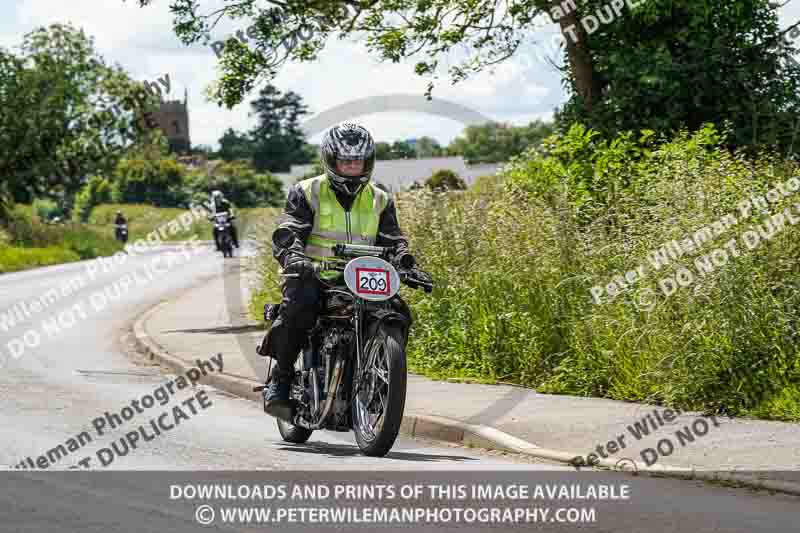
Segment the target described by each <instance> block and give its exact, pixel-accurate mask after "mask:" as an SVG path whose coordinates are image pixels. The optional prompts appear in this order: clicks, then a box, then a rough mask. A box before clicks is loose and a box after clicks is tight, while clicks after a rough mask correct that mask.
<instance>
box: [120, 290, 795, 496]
mask: <svg viewBox="0 0 800 533" xmlns="http://www.w3.org/2000/svg"><path fill="white" fill-rule="evenodd" d="M187 290H191V289H187ZM169 303H170V302H169V301H162V302H161V303H159V304H157V305H155V306H154V307H151V308H150V309H148V310H147V311H145V312H144V313H142V314H141V315H140V316H139V317H138V318H137V319H136V320H135V322H134V324H133V327H132V330H133V337H134V345H135V347H136V349H137V351H138V352H139V353H140V354H141V355H144V356H146V357H148V358H149V359H150V360H152V361H155V362H157V363H159V364H162V365H164V366H167V367H169V368H171V369H173V370H174V371H176V372H178V373H182V372H186V371H187V370H188V369H189V368H191V367H192V366H193V365H192V362H191V361H184V360H182V359H180V358H179V357H177V356H174V355H172V354H170V353H169V352H168V351H167V350H165V349H164V348H163V347H161V346H160V345H159V344H158V343H156V342H155V341H154V340H153V339H152V338H151V337H150V336H149V335H148V334H147V331H146V329H145V324H146V323H147V320H148V319H149V318H150V317H151V316H153V315H154V314H156V313H157V312H158V311H160V310H161V308H162V307H163V306H164V305H167V304H169ZM199 382H200V383H203V384H207V385H211V386H213V387H216V388H218V389H220V390H222V391H225V392H228V393H230V394H233V395H235V396H239V397H241V398H245V399H248V400H252V401H254V402H258V403H261V402H262V401H263V400H262V396H261V393H259V392H253V387H255V386H260V385H263V383H261V382H258V381H255V380H253V379H249V378H244V377H241V376H234V375H231V374H222V373H221V374H208V375H207V376H203V377H202V378H201V379H200V380H199ZM400 432H401V433H402V434H404V435H407V436H409V437H419V438H426V439H431V440H438V441H443V442H450V443H455V444H460V445H463V446H468V447H477V448H486V449H493V450H501V451H505V452H511V453H517V454H522V455H528V456H531V457H535V458H538V459H546V460H549V461H555V462H558V463H564V464H568V465H570V466H574V467H581V466H585V467H589V468H591V467H600V468H604V469H609V470H615V471H618V472H624V473H628V474H631V475H640V474H644V475H652V476H658V477H674V478H680V479H687V480H692V479H695V480H701V481H709V482H728V483H733V484H737V485H741V486H745V487H750V488H755V489H764V490H771V491H776V492H783V493H787V494H793V495H798V496H800V483H792V482H787V481H777V480H767V479H758V478H755V477H752V476H747V475H743V474H737V473H734V472H730V473H729V472H717V471H704V470H695V469H692V468H681V467H666V466H663V465H652V466H649V467H648V466H647V465H645V464H644V463H642V462H640V461H633V460H631V459H619V460H616V461H612V460H609V459H598V460H597V461H594V462H592V464H591V465H589V464H586V463H585V462H581V461H576V459H582V458H583V456H582V455H581V454H578V453H573V452H568V451H563V450H553V449H549V448H542V447H540V446H537V445H536V444H533V443H531V442H528V441H525V440H522V439H519V438H517V437H514V436H513V435H509V434H508V433H505V432H503V431H500V430H499V429H497V428H494V427H491V426H485V425H481V424H467V423H464V422H461V421H459V420H454V419H451V418H446V417H442V416H434V415H424V414H416V413H409V414H404V415H403V422H402V424H401V425H400Z"/></svg>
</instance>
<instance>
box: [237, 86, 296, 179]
mask: <svg viewBox="0 0 800 533" xmlns="http://www.w3.org/2000/svg"><path fill="white" fill-rule="evenodd" d="M251 106H252V108H253V114H254V115H255V116H256V118H257V119H258V122H257V124H256V127H255V128H254V129H253V131H251V132H250V138H251V139H252V141H253V145H254V152H253V165H254V166H255V168H256V170H258V171H259V172H264V171H270V172H288V171H289V170H290V169H291V165H292V164H303V163H308V162H310V160H309V159H308V152H307V151H306V149H305V144H306V142H305V134H304V133H303V130H302V129H301V127H300V119H301V118H302V117H303V116H304V115H306V114H308V109H307V107H306V105H305V104H304V103H303V99H302V97H301V96H300V95H299V94H297V93H295V92H293V91H288V92H286V93H281V91H280V90H278V89H277V88H276V87H275V86H274V85H266V86H265V87H264V88H262V89H261V91H260V92H259V95H258V98H257V99H256V100H255V101H253V102H252V103H251Z"/></svg>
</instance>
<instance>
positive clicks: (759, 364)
mask: <svg viewBox="0 0 800 533" xmlns="http://www.w3.org/2000/svg"><path fill="white" fill-rule="evenodd" d="M721 144H722V138H721V136H720V135H719V134H718V133H717V132H715V131H714V130H713V129H710V128H707V129H704V130H702V131H700V132H697V133H696V134H694V135H688V134H686V133H682V134H680V135H678V136H677V137H675V138H674V139H658V140H656V139H655V138H654V136H653V134H652V133H651V132H645V133H644V134H643V135H642V136H641V137H639V138H633V136H631V135H627V136H620V137H619V138H618V139H615V140H614V141H613V142H609V143H605V142H600V141H598V140H597V139H595V137H594V135H593V134H592V132H587V131H586V130H583V129H582V128H579V127H578V128H575V129H573V130H572V131H571V132H570V134H568V135H566V136H565V137H564V138H561V139H558V140H555V139H551V140H550V142H549V144H547V145H546V146H545V151H544V153H542V152H541V151H539V152H535V151H532V152H529V153H528V154H526V155H524V156H522V157H521V158H519V159H518V160H516V161H515V162H514V163H512V164H511V165H510V166H509V167H508V168H507V169H506V170H505V172H504V174H503V176H502V178H501V179H502V180H503V183H502V184H500V185H496V186H494V187H492V186H488V185H487V184H486V183H485V182H484V183H483V185H482V187H481V191H480V192H475V191H469V192H467V193H465V194H431V193H428V192H424V191H419V192H415V193H409V194H406V195H404V196H403V197H401V199H400V201H399V206H400V211H401V212H400V218H401V222H402V223H403V225H404V229H405V230H406V232H407V233H408V235H409V237H410V239H411V242H412V246H413V248H414V250H415V252H416V253H417V255H418V256H419V260H420V263H421V264H422V266H423V267H424V268H426V269H428V270H430V271H431V273H432V274H433V275H434V278H435V280H436V284H437V288H436V290H435V292H434V293H433V295H432V296H425V295H422V294H419V293H413V292H409V293H408V294H407V295H406V296H407V298H408V299H409V300H410V303H411V304H412V307H413V308H414V310H415V313H416V315H417V316H416V324H415V329H414V333H413V335H412V341H411V345H410V347H409V356H410V363H411V367H412V368H413V369H414V370H415V371H418V372H422V373H426V374H429V375H434V376H443V375H447V376H452V375H460V376H468V377H476V378H491V379H496V380H500V381H507V382H514V383H518V384H523V385H527V386H531V387H536V388H537V389H538V390H540V391H544V392H553V393H565V394H576V395H585V396H600V397H607V398H614V399H619V400H631V401H643V402H654V403H665V404H670V405H676V406H680V407H683V408H689V409H699V410H706V411H709V412H723V413H728V414H734V415H751V416H759V417H764V418H774V419H784V420H800V386H798V384H800V357H798V340H799V339H800V337H799V336H798V305H797V298H798V297H797V291H796V288H797V284H798V283H797V279H798V277H797V275H798V270H800V267H798V261H797V257H798V247H799V245H798V242H800V240H798V238H799V237H800V227H798V226H800V225H798V226H795V225H791V224H787V225H786V227H784V228H783V229H782V230H781V231H780V232H778V233H776V235H775V236H774V237H772V238H771V239H770V240H768V241H765V242H763V243H762V244H760V246H758V247H756V248H755V249H753V250H747V249H746V248H745V247H744V245H743V244H741V238H740V237H741V234H742V233H743V232H744V231H745V230H747V229H751V227H756V225H757V224H759V223H761V221H762V218H763V215H757V213H756V214H754V215H753V216H751V217H750V218H748V219H741V217H740V220H739V221H738V223H737V224H736V225H735V226H734V227H732V228H730V229H729V230H728V231H727V233H725V234H723V235H720V236H719V237H717V238H716V239H714V241H713V242H712V243H707V244H706V245H705V246H704V247H703V248H702V250H701V251H700V252H699V253H695V254H690V255H686V256H684V257H682V258H681V259H680V260H677V261H673V262H672V263H670V264H669V265H668V266H665V267H662V268H661V269H659V270H656V269H655V268H654V267H653V266H652V265H651V264H650V261H649V255H650V252H651V251H652V250H655V249H658V248H659V247H661V245H662V244H663V243H666V242H668V241H670V240H672V239H679V240H680V239H684V238H685V237H686V235H687V234H689V235H690V234H693V233H694V232H695V231H697V230H698V229H700V228H702V227H704V226H707V225H709V224H711V223H713V222H714V221H715V220H717V219H719V218H720V217H722V216H724V215H727V214H729V213H736V214H737V215H739V213H738V212H737V204H738V202H740V201H742V200H744V199H746V198H748V197H749V196H750V195H752V194H754V193H758V192H761V193H763V192H765V191H766V190H767V189H768V188H769V187H770V186H771V184H773V183H776V182H780V181H784V180H786V179H788V178H789V177H792V176H794V175H798V174H799V173H798V170H799V169H798V168H797V167H796V165H793V164H789V163H786V162H783V161H781V160H780V159H778V158H776V157H774V156H771V155H769V154H764V155H762V156H760V157H758V158H757V159H756V160H747V159H745V158H744V157H742V156H739V155H736V154H731V153H729V152H727V151H726V150H725V149H723V148H722V147H721ZM794 202H797V203H798V205H800V194H796V195H794V196H793V197H790V198H787V199H784V200H783V201H781V202H780V203H776V204H771V205H770V208H769V211H770V213H775V212H778V211H780V210H782V209H783V208H785V207H787V206H789V205H790V204H793V203H794ZM793 213H794V215H795V216H797V217H799V218H800V209H797V210H795V211H794V212H793ZM730 239H737V240H738V242H739V246H738V247H739V249H741V250H742V253H741V256H740V257H737V258H730V259H729V261H728V262H727V263H726V264H724V265H723V266H720V267H718V268H716V269H715V270H714V271H713V272H711V273H709V274H707V275H706V276H704V277H703V276H700V275H699V274H698V269H697V267H696V266H695V265H694V261H695V259H697V257H698V256H700V255H705V254H708V253H709V252H711V250H713V249H715V248H722V247H723V246H724V244H725V243H726V242H727V241H729V240H730ZM639 265H645V269H644V273H645V277H644V279H642V280H639V281H638V282H637V283H635V284H633V285H632V287H631V288H629V289H628V290H626V291H625V292H624V293H622V294H620V295H618V296H617V297H616V298H613V299H611V298H608V297H606V298H605V300H607V301H605V302H603V303H600V304H596V303H595V302H594V300H593V298H592V296H591V293H590V289H591V288H592V287H593V286H596V285H603V286H605V285H606V284H607V283H608V282H609V281H610V280H611V277H612V276H614V275H615V274H620V273H621V274H623V275H624V274H625V272H627V271H629V270H633V269H635V268H637V267H638V266H639ZM681 267H685V268H687V269H689V270H691V271H692V272H694V273H695V274H696V277H697V278H698V279H697V281H696V282H695V283H693V284H691V285H690V286H688V287H685V288H679V289H678V290H676V291H675V292H674V293H673V294H671V295H670V296H669V297H666V296H664V295H663V294H661V293H660V288H659V285H658V282H659V280H661V279H663V278H664V277H666V276H668V275H670V274H674V273H675V272H676V271H677V270H678V269H679V268H681ZM647 291H652V295H651V294H650V293H648V292H647ZM645 297H647V298H645ZM651 300H652V302H651ZM643 303H651V304H652V305H653V307H652V308H651V307H650V306H649V305H643Z"/></svg>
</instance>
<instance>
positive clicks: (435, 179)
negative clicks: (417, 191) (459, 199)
mask: <svg viewBox="0 0 800 533" xmlns="http://www.w3.org/2000/svg"><path fill="white" fill-rule="evenodd" d="M425 187H427V188H429V189H430V190H432V191H434V192H444V191H463V190H466V188H467V184H466V183H464V180H462V179H461V177H459V175H458V174H456V173H455V172H453V171H452V170H450V169H446V168H445V169H442V170H437V171H436V172H434V173H433V175H432V176H431V177H430V178H428V179H427V180H426V181H425ZM415 188H416V187H415Z"/></svg>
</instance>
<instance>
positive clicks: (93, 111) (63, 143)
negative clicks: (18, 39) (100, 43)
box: [0, 24, 154, 201]
mask: <svg viewBox="0 0 800 533" xmlns="http://www.w3.org/2000/svg"><path fill="white" fill-rule="evenodd" d="M153 103H154V102H153V100H152V97H149V96H148V95H147V93H146V92H145V91H144V88H143V87H142V85H141V84H139V83H137V82H135V81H133V80H131V79H130V78H129V77H128V76H127V75H126V74H125V73H124V72H123V71H122V70H121V69H120V68H119V67H112V66H109V65H107V64H106V63H105V61H104V60H103V58H102V57H101V56H99V55H98V54H97V52H96V51H95V49H94V45H93V42H92V40H91V39H90V38H88V37H87V36H86V35H85V34H84V32H83V31H81V30H77V29H75V28H73V27H72V26H70V25H62V24H53V25H51V26H48V27H42V28H38V29H36V30H34V31H32V32H31V33H29V34H27V35H26V36H25V37H24V38H23V41H22V44H21V46H20V52H19V54H18V55H15V54H12V53H11V52H8V51H5V50H2V49H0V109H2V113H0V176H3V177H4V183H3V187H2V189H3V190H2V191H0V195H3V196H5V197H6V201H8V199H12V200H16V201H31V200H32V199H33V198H34V197H38V196H42V195H51V196H56V195H62V196H67V197H71V195H72V194H74V193H75V192H77V191H78V190H79V189H80V188H81V187H82V186H83V184H84V182H85V179H86V178H87V176H89V175H90V174H93V173H104V172H109V171H110V170H111V169H113V167H114V165H115V164H116V162H117V160H118V159H119V158H120V156H121V154H122V151H123V149H124V148H126V147H128V146H130V144H131V143H132V142H134V141H137V140H142V139H144V138H146V137H147V135H149V133H148V132H146V130H145V129H144V128H143V127H142V124H140V123H139V119H140V116H139V113H138V112H139V111H141V109H142V108H143V107H146V106H149V105H151V104H153Z"/></svg>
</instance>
